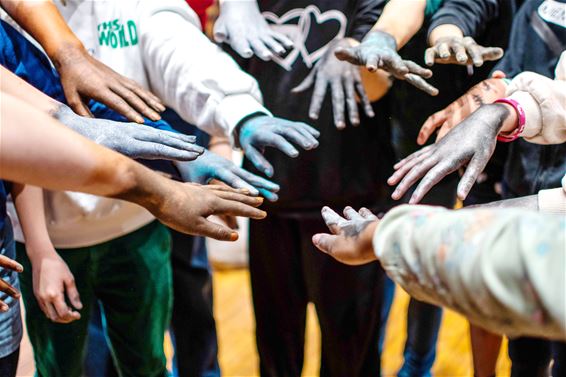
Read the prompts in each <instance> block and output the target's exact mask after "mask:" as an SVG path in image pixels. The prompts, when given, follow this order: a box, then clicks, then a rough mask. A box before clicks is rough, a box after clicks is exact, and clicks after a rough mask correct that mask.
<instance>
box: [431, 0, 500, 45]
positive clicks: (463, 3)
mask: <svg viewBox="0 0 566 377" xmlns="http://www.w3.org/2000/svg"><path fill="white" fill-rule="evenodd" d="M502 1H509V0H502ZM499 7H500V5H499V1H498V0H444V3H443V4H442V6H441V7H440V9H439V10H438V11H437V12H436V13H435V14H434V15H433V16H432V19H431V23H430V26H429V28H428V34H429V35H430V32H431V31H432V30H433V29H434V28H435V27H437V26H439V25H444V24H453V25H456V26H458V27H459V28H460V29H462V31H463V32H464V36H469V37H472V38H477V37H478V36H479V35H481V34H482V33H483V31H484V30H485V27H486V25H487V24H488V23H489V22H490V21H493V20H494V19H496V18H497V17H499Z"/></svg>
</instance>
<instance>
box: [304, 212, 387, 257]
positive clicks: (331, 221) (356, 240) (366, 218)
mask: <svg viewBox="0 0 566 377" xmlns="http://www.w3.org/2000/svg"><path fill="white" fill-rule="evenodd" d="M321 213H322V218H323V219H324V222H325V223H326V225H327V226H328V229H329V230H330V232H331V233H332V234H324V233H319V234H315V235H314V236H313V237H312V242H313V244H314V245H315V246H316V247H317V248H318V249H319V250H320V251H322V252H324V253H326V254H328V255H330V256H331V257H332V258H334V259H336V260H337V261H339V262H342V263H344V264H349V265H360V264H365V263H369V262H373V261H375V260H376V257H375V253H374V252H373V245H372V240H373V234H374V231H375V228H376V227H377V226H378V223H379V220H378V218H377V216H375V215H374V214H373V213H372V212H371V211H370V210H369V209H367V208H362V209H360V211H359V212H356V210H354V209H353V208H352V207H346V208H345V209H344V217H342V216H340V215H339V214H337V213H336V212H334V211H333V210H332V209H330V208H329V207H324V208H322V211H321Z"/></svg>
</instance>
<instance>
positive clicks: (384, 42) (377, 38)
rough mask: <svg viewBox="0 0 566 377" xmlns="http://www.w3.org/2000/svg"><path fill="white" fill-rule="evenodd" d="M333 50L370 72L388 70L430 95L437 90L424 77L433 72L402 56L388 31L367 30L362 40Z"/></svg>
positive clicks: (433, 94) (399, 78)
mask: <svg viewBox="0 0 566 377" xmlns="http://www.w3.org/2000/svg"><path fill="white" fill-rule="evenodd" d="M335 54H336V57H337V58H338V59H340V60H345V61H348V62H350V63H352V64H354V65H361V66H365V67H366V68H367V69H368V70H369V71H370V72H375V71H376V70H378V69H382V70H384V71H386V72H389V73H390V74H391V75H393V77H395V78H396V79H398V80H405V81H407V82H408V83H409V84H411V85H413V86H415V87H416V88H418V89H420V90H422V91H424V92H425V93H427V94H430V95H431V96H435V95H437V94H438V89H436V88H435V87H433V86H432V85H430V84H429V83H428V82H426V81H425V79H428V78H430V77H431V76H432V72H431V71H430V70H429V69H426V68H423V67H421V66H419V65H418V64H417V63H415V62H413V61H410V60H403V59H402V58H401V57H400V56H399V54H398V53H397V43H396V42H395V38H393V36H391V35H390V34H388V33H385V32H382V31H370V32H369V33H368V34H367V35H366V36H365V38H364V39H363V41H362V43H361V44H359V45H357V46H339V47H338V48H337V49H336V50H335Z"/></svg>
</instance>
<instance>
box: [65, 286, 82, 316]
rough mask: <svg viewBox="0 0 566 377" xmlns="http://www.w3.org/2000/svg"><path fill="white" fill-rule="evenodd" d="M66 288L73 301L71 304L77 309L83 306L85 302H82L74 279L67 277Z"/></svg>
mask: <svg viewBox="0 0 566 377" xmlns="http://www.w3.org/2000/svg"><path fill="white" fill-rule="evenodd" d="M64 284H65V290H66V292H67V297H68V298H69V301H70V302H71V305H73V307H74V308H75V309H77V310H80V309H82V308H83V303H82V302H81V296H80V295H79V291H78V290H77V286H76V285H75V280H74V279H67V280H65V283H64Z"/></svg>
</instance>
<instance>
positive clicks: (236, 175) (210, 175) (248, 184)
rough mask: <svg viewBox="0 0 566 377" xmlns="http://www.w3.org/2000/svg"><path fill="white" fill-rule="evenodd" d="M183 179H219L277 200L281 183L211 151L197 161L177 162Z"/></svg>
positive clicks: (195, 180) (271, 199)
mask: <svg viewBox="0 0 566 377" xmlns="http://www.w3.org/2000/svg"><path fill="white" fill-rule="evenodd" d="M175 165H176V166H177V169H178V170H179V173H180V174H181V177H182V178H183V180H185V181H187V182H195V183H200V184H206V183H209V182H210V181H211V180H213V179H217V180H219V181H221V182H224V183H226V184H227V185H229V186H231V187H234V188H237V189H247V190H248V191H249V192H250V193H251V195H259V194H261V195H263V196H264V197H265V198H266V199H267V200H270V201H273V202H274V201H276V200H277V199H278V196H277V194H276V192H278V191H279V185H277V184H275V183H273V182H271V181H268V180H267V179H264V178H262V177H259V176H257V175H255V174H252V173H250V172H248V171H247V170H245V169H242V168H240V167H239V166H236V164H234V163H233V162H232V161H230V160H228V159H226V158H224V157H222V156H219V155H217V154H215V153H212V152H210V151H205V152H204V154H203V155H202V156H201V157H199V158H198V159H197V160H196V161H191V162H178V163H176V164H175Z"/></svg>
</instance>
